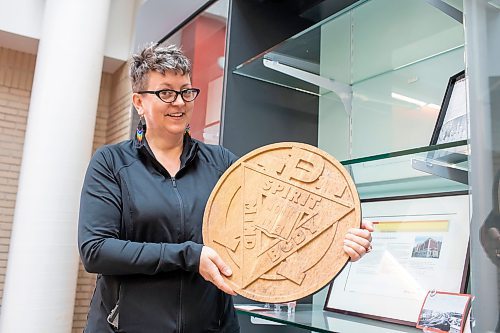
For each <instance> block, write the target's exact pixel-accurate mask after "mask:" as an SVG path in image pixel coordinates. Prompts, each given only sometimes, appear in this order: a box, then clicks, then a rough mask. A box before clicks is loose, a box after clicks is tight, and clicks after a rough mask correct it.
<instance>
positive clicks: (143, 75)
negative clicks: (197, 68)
mask: <svg viewBox="0 0 500 333" xmlns="http://www.w3.org/2000/svg"><path fill="white" fill-rule="evenodd" d="M151 71H155V72H158V73H161V74H165V72H167V71H173V72H176V73H178V74H181V75H186V74H187V75H189V76H191V61H190V60H189V58H188V57H186V56H185V55H184V53H183V52H182V51H181V49H180V48H179V47H177V46H175V45H169V46H166V47H165V46H161V45H159V44H156V43H151V44H149V45H146V46H145V47H143V48H142V50H140V51H139V52H138V53H136V54H133V55H132V58H131V60H130V71H129V76H130V81H131V84H132V91H134V92H137V91H141V90H145V89H146V86H147V84H148V79H149V72H151Z"/></svg>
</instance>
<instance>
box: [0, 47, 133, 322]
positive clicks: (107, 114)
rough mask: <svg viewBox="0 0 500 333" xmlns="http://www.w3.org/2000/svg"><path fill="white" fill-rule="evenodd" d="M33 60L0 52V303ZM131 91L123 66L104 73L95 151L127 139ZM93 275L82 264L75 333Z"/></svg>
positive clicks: (91, 290) (79, 276)
mask: <svg viewBox="0 0 500 333" xmlns="http://www.w3.org/2000/svg"><path fill="white" fill-rule="evenodd" d="M35 61H36V56H34V55H31V54H27V53H22V52H18V51H14V50H10V49H7V48H2V47H0V304H1V301H2V295H3V288H4V280H5V272H6V267H7V257H8V247H9V241H10V234H11V229H12V221H13V217H14V207H15V201H16V194H17V187H18V180H19V171H20V166H21V160H22V152H23V144H24V134H25V130H26V121H27V116H28V109H29V101H30V94H31V86H32V84H33V74H34V69H35ZM130 119H131V117H130V87H129V82H128V78H127V66H126V65H123V66H122V67H120V68H119V69H118V70H117V71H116V72H115V73H114V74H112V75H111V74H107V73H103V76H102V79H101V87H100V94H99V103H98V109H97V117H96V124H95V132H94V142H93V150H94V151H95V150H96V149H97V148H98V147H100V146H101V145H103V144H106V143H115V142H119V141H121V140H124V139H127V138H128V137H129V131H130ZM94 284H95V275H94V274H89V273H86V272H85V271H84V269H83V266H82V265H81V263H80V267H79V272H78V284H77V291H76V295H75V308H74V317H73V332H82V329H83V327H84V325H85V319H86V316H87V310H88V305H89V302H90V297H91V296H92V292H93V289H94Z"/></svg>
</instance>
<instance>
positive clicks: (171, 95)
mask: <svg viewBox="0 0 500 333" xmlns="http://www.w3.org/2000/svg"><path fill="white" fill-rule="evenodd" d="M137 93H138V94H155V95H156V96H158V98H159V99H161V101H162V102H165V103H173V102H175V100H177V96H179V95H181V98H182V100H183V101H184V102H192V101H194V100H195V98H196V97H198V94H199V93H200V89H198V88H189V89H182V90H181V91H177V90H172V89H161V90H144V91H138V92H137Z"/></svg>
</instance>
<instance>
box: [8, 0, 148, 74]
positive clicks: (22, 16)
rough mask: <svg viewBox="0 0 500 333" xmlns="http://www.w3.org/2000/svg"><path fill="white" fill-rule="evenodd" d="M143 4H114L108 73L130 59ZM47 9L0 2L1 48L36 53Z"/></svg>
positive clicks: (37, 2) (32, 2)
mask: <svg viewBox="0 0 500 333" xmlns="http://www.w3.org/2000/svg"><path fill="white" fill-rule="evenodd" d="M143 2H144V1H142V0H112V1H111V8H110V14H109V15H110V17H109V20H108V27H107V34H106V45H105V49H104V55H105V57H106V58H107V59H105V69H104V70H105V71H108V72H114V70H115V69H116V68H118V66H119V65H121V64H122V63H123V62H124V61H126V60H127V59H128V57H129V55H130V51H131V50H132V42H133V37H134V33H135V16H136V12H137V10H138V7H139V5H141V4H143ZM44 7H45V0H16V1H12V0H0V8H1V10H0V46H3V47H7V48H11V49H15V50H18V51H22V52H29V53H32V54H36V52H37V46H38V40H39V39H40V35H41V28H42V21H43V13H44ZM150 23H151V21H150ZM75 42H77V41H75Z"/></svg>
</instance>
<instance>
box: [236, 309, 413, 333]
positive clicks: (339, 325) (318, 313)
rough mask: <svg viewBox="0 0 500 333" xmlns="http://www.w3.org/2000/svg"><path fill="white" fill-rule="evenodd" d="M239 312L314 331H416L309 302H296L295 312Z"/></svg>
mask: <svg viewBox="0 0 500 333" xmlns="http://www.w3.org/2000/svg"><path fill="white" fill-rule="evenodd" d="M236 311H237V312H238V313H239V314H243V315H246V316H252V317H257V318H262V319H267V320H270V321H274V322H277V323H282V324H286V325H290V326H293V327H298V328H302V329H305V330H313V331H314V332H338V333H358V332H365V333H401V332H411V333H417V332H421V330H417V329H416V328H414V327H408V326H402V325H396V324H390V323H386V322H381V321H377V320H372V319H367V318H361V317H353V316H348V315H343V314H339V313H334V312H328V311H323V310H322V307H321V306H317V305H311V304H297V307H296V309H295V313H291V314H288V313H287V312H286V311H284V312H274V311H272V310H270V311H246V310H240V309H238V308H237V310H236Z"/></svg>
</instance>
